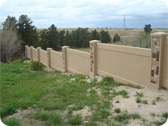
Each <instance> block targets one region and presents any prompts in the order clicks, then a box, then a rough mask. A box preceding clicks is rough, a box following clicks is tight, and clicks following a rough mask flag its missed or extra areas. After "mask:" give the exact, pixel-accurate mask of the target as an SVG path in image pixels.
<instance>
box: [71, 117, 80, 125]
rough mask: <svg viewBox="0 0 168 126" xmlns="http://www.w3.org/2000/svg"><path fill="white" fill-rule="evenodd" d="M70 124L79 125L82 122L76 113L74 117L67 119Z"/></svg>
mask: <svg viewBox="0 0 168 126" xmlns="http://www.w3.org/2000/svg"><path fill="white" fill-rule="evenodd" d="M68 122H69V123H70V124H71V125H80V124H82V120H81V116H79V115H76V116H75V117H73V118H71V119H69V120H68Z"/></svg>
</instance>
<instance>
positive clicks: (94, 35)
mask: <svg viewBox="0 0 168 126" xmlns="http://www.w3.org/2000/svg"><path fill="white" fill-rule="evenodd" d="M91 36H92V40H99V39H100V36H99V33H98V32H97V31H96V30H93V31H92V32H91Z"/></svg>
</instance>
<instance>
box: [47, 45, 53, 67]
mask: <svg viewBox="0 0 168 126" xmlns="http://www.w3.org/2000/svg"><path fill="white" fill-rule="evenodd" d="M51 50H52V48H47V57H48V66H49V68H51V53H50V52H51Z"/></svg>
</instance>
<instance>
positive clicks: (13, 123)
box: [4, 118, 20, 126]
mask: <svg viewBox="0 0 168 126" xmlns="http://www.w3.org/2000/svg"><path fill="white" fill-rule="evenodd" d="M4 124H5V125H7V126H20V123H19V121H18V120H16V119H15V118H13V119H9V120H6V121H4Z"/></svg>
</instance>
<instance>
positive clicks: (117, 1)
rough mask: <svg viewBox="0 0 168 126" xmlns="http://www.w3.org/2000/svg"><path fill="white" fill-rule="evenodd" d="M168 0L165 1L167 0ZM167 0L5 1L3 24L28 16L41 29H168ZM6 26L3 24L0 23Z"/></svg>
mask: <svg viewBox="0 0 168 126" xmlns="http://www.w3.org/2000/svg"><path fill="white" fill-rule="evenodd" d="M163 1H164V2H163ZM165 1H166V0H162V1H161V0H1V1H0V23H2V22H4V21H5V19H6V18H7V16H8V15H10V16H14V17H16V19H18V18H19V16H20V15H21V14H24V15H27V16H28V17H29V18H31V20H32V21H33V24H32V25H34V26H35V27H37V28H49V27H50V26H51V25H52V24H54V25H55V26H56V27H57V28H77V27H84V28H85V27H88V28H96V27H100V28H101V27H112V28H123V27H124V15H125V27H126V28H144V26H145V25H147V24H151V27H152V28H168V3H166V2H165ZM0 27H1V28H2V25H1V26H0Z"/></svg>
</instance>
